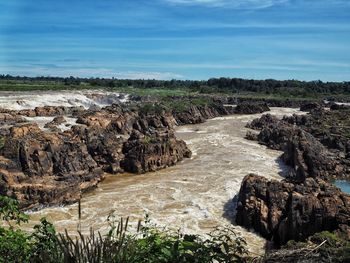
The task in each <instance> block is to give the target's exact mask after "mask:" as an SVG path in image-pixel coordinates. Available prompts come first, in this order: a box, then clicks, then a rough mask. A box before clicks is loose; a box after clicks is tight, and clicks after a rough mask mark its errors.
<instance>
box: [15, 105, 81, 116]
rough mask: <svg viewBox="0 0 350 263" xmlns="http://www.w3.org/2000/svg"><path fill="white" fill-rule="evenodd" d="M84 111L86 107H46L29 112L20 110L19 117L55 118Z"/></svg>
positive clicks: (29, 110)
mask: <svg viewBox="0 0 350 263" xmlns="http://www.w3.org/2000/svg"><path fill="white" fill-rule="evenodd" d="M83 111H84V107H82V106H80V107H65V106H44V107H36V108H35V109H34V110H33V109H28V110H19V111H14V112H17V114H18V115H22V116H28V117H39V116H40V117H51V116H52V117H53V116H62V115H79V113H81V112H83Z"/></svg>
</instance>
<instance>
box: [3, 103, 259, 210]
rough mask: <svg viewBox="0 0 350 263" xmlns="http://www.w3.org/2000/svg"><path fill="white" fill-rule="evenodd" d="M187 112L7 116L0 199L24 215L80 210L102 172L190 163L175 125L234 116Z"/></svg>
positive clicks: (65, 110) (60, 111)
mask: <svg viewBox="0 0 350 263" xmlns="http://www.w3.org/2000/svg"><path fill="white" fill-rule="evenodd" d="M185 105H189V106H188V107H187V106H186V107H185V108H183V109H181V110H178V109H171V108H170V109H169V108H168V107H163V106H162V105H158V104H156V103H136V104H129V105H117V104H115V105H112V106H108V107H105V108H103V109H96V108H91V109H89V110H85V109H84V108H82V107H49V106H47V107H38V108H36V109H33V110H20V111H2V113H1V114H2V115H1V116H3V121H4V122H7V125H9V126H10V127H9V128H7V127H5V128H2V129H1V138H2V144H3V145H1V150H0V194H2V195H7V196H13V197H16V198H17V199H18V200H19V201H20V204H21V206H22V208H26V209H28V208H34V209H36V208H40V207H41V206H46V205H52V204H62V203H71V202H75V201H77V200H78V199H79V198H80V195H81V193H83V192H85V191H88V190H90V189H92V188H94V187H96V186H97V184H98V183H99V182H100V181H101V180H102V179H103V177H104V172H108V173H122V172H130V173H146V172H150V171H156V170H158V169H163V168H165V167H168V166H171V165H174V164H176V163H177V162H179V161H181V160H183V159H184V158H189V157H190V156H191V151H190V150H189V149H188V147H187V146H186V143H185V142H184V141H182V140H178V139H177V138H176V137H175V135H174V126H175V125H182V124H192V123H201V122H204V121H205V120H206V119H209V118H214V117H217V116H222V115H228V114H232V113H234V112H235V108H234V107H232V106H229V107H227V106H224V105H223V104H222V103H221V102H218V101H215V100H213V101H209V103H208V104H207V105H192V104H189V103H187V104H185ZM255 109H256V110H257V111H258V112H261V110H262V109H261V108H260V107H258V106H257V107H256V108H255ZM265 109H266V108H265ZM23 116H25V117H34V119H35V117H38V116H40V117H42V116H45V117H48V116H50V117H53V118H54V119H53V120H52V121H51V122H49V123H47V124H46V125H45V126H44V127H45V128H46V129H47V130H42V129H40V128H39V126H38V125H37V124H36V123H24V124H21V123H19V122H23V121H25V119H24V118H23ZM65 117H70V118H72V117H74V118H75V119H76V120H77V121H76V123H77V125H74V126H72V127H71V128H70V129H68V130H66V131H64V132H62V131H61V130H60V129H59V126H60V125H63V124H64V123H65V122H66V119H65ZM0 120H1V118H0ZM13 123H15V124H14V125H13ZM16 123H17V124H16Z"/></svg>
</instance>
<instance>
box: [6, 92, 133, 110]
mask: <svg viewBox="0 0 350 263" xmlns="http://www.w3.org/2000/svg"><path fill="white" fill-rule="evenodd" d="M126 101H128V95H124V94H119V93H114V92H106V91H101V90H84V91H77V90H73V91H69V90H66V91H62V90H61V91H18V92H15V91H2V92H1V94H0V108H3V109H8V110H23V109H34V108H35V107H43V106H65V107H73V106H75V107H79V106H82V107H84V108H86V109H87V108H89V107H91V106H94V105H97V106H100V107H104V106H108V105H111V104H112V103H120V102H126Z"/></svg>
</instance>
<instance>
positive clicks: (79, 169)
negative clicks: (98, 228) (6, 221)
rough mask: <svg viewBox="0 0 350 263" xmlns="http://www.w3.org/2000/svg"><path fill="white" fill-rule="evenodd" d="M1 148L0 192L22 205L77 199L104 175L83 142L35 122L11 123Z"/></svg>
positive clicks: (68, 201)
mask: <svg viewBox="0 0 350 263" xmlns="http://www.w3.org/2000/svg"><path fill="white" fill-rule="evenodd" d="M1 151H2V156H1V157H0V175H1V178H2V179H1V180H0V193H1V194H3V195H8V196H15V197H17V199H18V200H19V201H20V203H21V206H22V207H26V208H32V207H38V206H39V205H47V204H60V203H70V202H73V201H76V200H78V199H79V198H80V194H81V192H84V191H87V190H89V189H91V188H93V187H95V186H96V185H97V183H98V182H99V181H100V180H101V179H102V178H103V174H102V170H101V169H100V168H99V167H98V166H97V164H96V162H95V161H94V159H93V158H92V157H91V156H90V155H89V153H88V151H87V147H86V145H85V144H84V143H82V142H81V141H80V140H79V139H74V138H72V137H70V136H66V135H62V134H57V133H46V132H43V131H41V130H40V129H39V127H38V126H37V125H36V124H26V125H21V126H15V127H12V128H11V130H10V134H9V136H7V137H6V140H5V145H4V147H3V148H2V150H1Z"/></svg>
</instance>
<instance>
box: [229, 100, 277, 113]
mask: <svg viewBox="0 0 350 263" xmlns="http://www.w3.org/2000/svg"><path fill="white" fill-rule="evenodd" d="M234 111H235V113H236V114H257V113H263V112H266V111H270V108H269V106H267V103H240V104H238V105H237V107H236V108H235V110H234Z"/></svg>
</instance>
